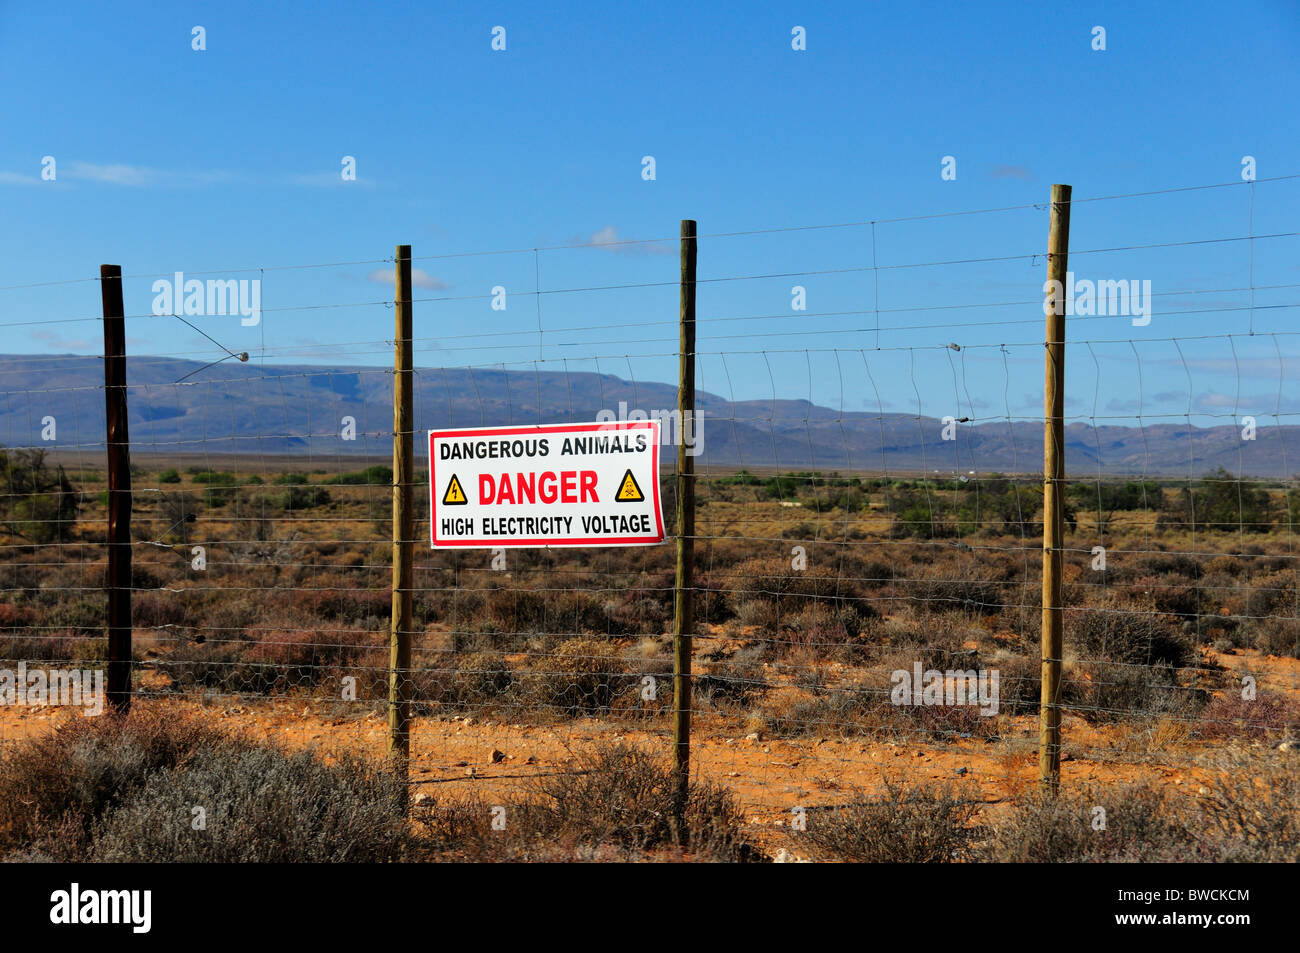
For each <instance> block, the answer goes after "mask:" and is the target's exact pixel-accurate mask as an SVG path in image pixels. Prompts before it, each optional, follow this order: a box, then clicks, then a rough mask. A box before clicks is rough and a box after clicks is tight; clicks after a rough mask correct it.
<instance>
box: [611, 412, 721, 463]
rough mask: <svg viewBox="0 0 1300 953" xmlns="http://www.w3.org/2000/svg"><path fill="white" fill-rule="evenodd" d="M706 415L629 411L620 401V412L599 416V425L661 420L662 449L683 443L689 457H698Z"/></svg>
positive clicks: (701, 446) (660, 439)
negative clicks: (616, 422)
mask: <svg viewBox="0 0 1300 953" xmlns="http://www.w3.org/2000/svg"><path fill="white" fill-rule="evenodd" d="M703 416H704V415H703V414H701V413H700V412H699V411H698V410H696V411H690V410H688V411H686V413H685V414H683V413H682V412H681V411H680V410H650V411H645V410H639V409H637V408H633V409H631V410H629V409H628V406H627V401H625V400H620V401H619V402H618V410H617V411H613V410H608V409H605V410H601V411H599V412H598V413H597V414H596V422H597V423H602V424H606V423H613V422H615V421H618V422H619V423H625V422H627V421H629V420H657V421H659V446H661V447H676V446H678V445H681V444H685V446H686V455H687V456H688V457H698V456H699V455H700V454H701V453H703V452H704V420H703Z"/></svg>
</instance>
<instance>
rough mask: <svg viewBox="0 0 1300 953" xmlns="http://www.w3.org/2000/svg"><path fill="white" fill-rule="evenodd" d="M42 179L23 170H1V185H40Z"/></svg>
mask: <svg viewBox="0 0 1300 953" xmlns="http://www.w3.org/2000/svg"><path fill="white" fill-rule="evenodd" d="M40 184H41V180H40V179H39V178H37V177H36V176H34V175H23V174H22V173H21V172H0V185H40Z"/></svg>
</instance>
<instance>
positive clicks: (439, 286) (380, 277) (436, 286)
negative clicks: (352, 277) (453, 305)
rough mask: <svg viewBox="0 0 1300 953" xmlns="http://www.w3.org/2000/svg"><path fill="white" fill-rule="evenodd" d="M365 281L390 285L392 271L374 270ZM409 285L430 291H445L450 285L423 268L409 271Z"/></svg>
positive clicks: (385, 269)
mask: <svg viewBox="0 0 1300 953" xmlns="http://www.w3.org/2000/svg"><path fill="white" fill-rule="evenodd" d="M366 280H367V281H373V282H375V283H376V284H381V285H391V284H392V283H393V269H391V268H376V269H375V270H374V271H372V272H371V273H370V274H368V275H366ZM411 284H412V285H414V286H415V287H417V288H427V289H429V290H430V291H446V290H447V289H448V288H450V287H451V285H449V284H447V283H446V282H445V281H441V280H439V279H438V278H435V277H433V275H431V274H429V273H428V272H427V271H425V270H424V269H423V268H412V269H411Z"/></svg>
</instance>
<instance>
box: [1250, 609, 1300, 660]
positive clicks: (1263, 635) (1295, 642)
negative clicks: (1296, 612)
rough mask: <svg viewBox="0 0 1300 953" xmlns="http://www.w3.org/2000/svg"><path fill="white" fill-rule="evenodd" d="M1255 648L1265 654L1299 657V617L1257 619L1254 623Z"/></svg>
mask: <svg viewBox="0 0 1300 953" xmlns="http://www.w3.org/2000/svg"><path fill="white" fill-rule="evenodd" d="M1255 648H1257V649H1259V650H1260V651H1261V652H1263V653H1264V654H1265V655H1277V656H1281V657H1283V658H1300V619H1291V618H1269V619H1261V620H1259V621H1258V622H1256V623H1255Z"/></svg>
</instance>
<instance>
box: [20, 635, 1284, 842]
mask: <svg viewBox="0 0 1300 953" xmlns="http://www.w3.org/2000/svg"><path fill="white" fill-rule="evenodd" d="M1215 661H1217V662H1218V663H1219V664H1221V665H1222V666H1224V667H1225V668H1227V669H1229V670H1236V671H1241V672H1243V673H1244V672H1246V671H1249V672H1250V673H1252V674H1254V675H1255V676H1256V677H1257V678H1259V680H1260V683H1261V685H1263V684H1267V685H1268V686H1269V688H1270V690H1272V691H1281V692H1285V693H1288V694H1290V695H1291V696H1292V697H1300V660H1295V659H1287V658H1277V657H1271V656H1269V657H1262V656H1260V655H1259V654H1258V653H1255V652H1251V651H1242V652H1238V653H1235V654H1233V655H1216V657H1215ZM164 703H165V704H170V705H178V706H180V707H182V708H185V709H188V710H191V711H192V712H195V713H200V714H201V715H202V716H203V717H204V718H207V719H211V720H213V721H215V722H217V723H219V724H220V725H221V726H222V727H224V728H227V729H229V730H231V731H238V732H244V733H247V734H248V735H249V736H251V737H252V738H254V739H264V740H266V741H269V742H275V743H278V744H281V745H283V746H285V747H287V748H289V749H291V750H304V749H306V750H312V751H314V752H315V753H317V754H318V755H320V756H322V757H325V758H329V757H331V756H337V755H339V754H342V753H344V752H355V753H363V754H365V755H366V756H369V757H375V758H380V757H383V755H384V753H385V749H386V738H387V726H386V721H385V718H384V716H383V715H382V714H381V713H380V711H379V710H376V709H375V708H368V709H361V710H358V708H356V707H355V706H347V707H345V706H343V705H342V704H338V703H333V702H323V701H320V700H317V699H308V698H302V699H292V698H286V699H260V698H251V697H245V698H241V697H227V698H220V699H217V700H215V701H212V700H210V701H208V702H206V703H205V702H202V701H195V700H185V699H182V700H179V701H173V700H170V699H168V700H167V701H166V702H162V701H161V700H159V699H157V698H150V697H145V698H143V699H142V700H141V701H140V702H139V704H145V705H153V704H164ZM66 717H79V716H78V715H75V714H73V713H69V712H67V711H65V710H60V709H55V708H32V707H4V708H0V742H4V743H12V742H15V741H17V740H20V739H22V738H25V737H30V736H33V735H35V734H39V733H42V732H44V731H47V730H49V729H50V728H51V727H53V725H54V724H56V723H57V721H58V720H59V719H61V718H66ZM1002 724H1004V725H1005V729H1004V731H1003V733H1002V734H1001V735H999V736H997V737H996V738H993V739H980V738H971V739H960V740H955V741H953V742H951V743H946V744H934V743H910V742H908V743H900V742H893V741H884V740H879V739H875V738H871V737H850V738H840V737H830V736H823V737H806V738H799V739H768V738H763V737H761V736H760V737H757V738H755V737H754V736H753V735H752V734H751V735H744V734H741V733H740V729H738V728H736V727H735V726H734V722H733V723H732V724H731V725H728V724H726V723H724V722H723V720H722V719H721V718H719V717H717V716H707V715H706V716H701V717H699V718H697V719H696V720H695V723H694V726H693V727H694V732H693V735H694V737H693V746H692V765H693V769H694V774H695V776H696V777H698V778H700V779H704V780H709V781H713V782H716V783H719V784H722V785H725V786H727V787H729V788H730V789H731V790H732V791H733V792H734V793H735V795H736V798H737V800H738V801H739V803H740V805H741V806H742V808H743V810H744V812H745V815H746V817H747V818H748V820H749V823H750V824H752V825H755V826H758V827H760V828H768V829H771V830H772V833H776V831H775V828H778V827H781V826H784V825H786V824H788V823H789V821H790V818H791V817H792V814H791V809H792V808H794V807H796V806H800V807H805V808H811V809H815V808H817V807H819V806H831V805H835V804H840V803H843V802H845V801H846V800H848V799H849V798H851V797H852V796H853V794H854V793H857V792H863V793H873V792H877V791H879V790H880V789H881V787H882V785H883V784H884V782H885V781H887V780H888V781H910V782H914V781H924V780H933V781H939V782H945V783H948V784H950V785H952V786H953V787H954V788H955V789H956V790H957V791H958V792H959V793H966V794H967V795H968V796H969V798H970V799H971V800H973V801H977V802H979V803H981V804H983V805H985V808H984V810H985V811H986V812H988V813H989V815H990V816H993V815H996V813H997V812H998V811H999V809H1000V806H1004V805H1007V804H1009V803H1011V802H1013V801H1014V800H1015V799H1016V798H1018V797H1021V796H1023V795H1025V794H1027V793H1030V792H1032V791H1033V789H1034V787H1035V783H1036V777H1037V742H1038V721H1037V718H1036V717H1035V716H1016V717H1004V720H1003V722H1002ZM1180 734H1183V733H1180V732H1178V731H1174V730H1170V729H1169V727H1168V726H1164V725H1162V724H1161V723H1153V724H1151V725H1147V726H1145V727H1142V728H1136V727H1135V726H1132V725H1105V726H1095V725H1089V724H1088V723H1087V722H1085V721H1084V720H1083V719H1081V718H1077V717H1074V716H1070V715H1067V716H1066V717H1065V721H1064V726H1063V736H1064V745H1063V747H1064V755H1063V763H1062V769H1061V770H1062V784H1063V786H1065V787H1069V786H1072V785H1081V784H1085V783H1100V784H1113V783H1117V782H1127V781H1132V780H1135V779H1138V778H1148V779H1153V780H1157V781H1159V782H1162V783H1164V784H1167V785H1172V786H1174V787H1175V788H1178V789H1181V790H1184V791H1186V792H1187V793H1188V795H1189V796H1192V797H1195V796H1196V795H1197V793H1198V791H1199V789H1200V787H1201V784H1202V783H1203V781H1204V780H1205V777H1206V773H1207V771H1209V770H1212V769H1210V768H1207V767H1205V766H1204V765H1203V764H1200V763H1198V762H1199V761H1200V756H1202V755H1205V754H1210V753H1212V752H1213V750H1214V746H1213V745H1212V744H1209V743H1203V742H1196V741H1189V740H1187V739H1186V738H1185V737H1180ZM1164 739H1168V740H1164ZM619 740H626V741H629V742H633V743H638V744H643V745H646V746H648V747H651V748H653V749H658V750H662V751H663V753H664V756H665V757H667V756H668V755H669V752H670V750H671V749H670V737H669V735H668V732H667V728H666V726H661V725H659V724H656V725H655V726H654V727H653V728H651V729H638V728H635V727H630V726H629V724H628V722H627V721H615V720H606V719H602V718H593V717H586V718H578V719H575V720H571V721H563V722H559V723H556V724H552V725H526V724H521V723H511V722H508V721H502V720H499V719H494V718H476V717H472V716H464V715H450V714H449V715H446V716H437V715H432V716H423V717H417V718H416V719H415V721H414V726H413V731H412V739H411V751H412V764H411V779H412V791H413V793H414V794H415V795H416V796H417V797H418V795H420V794H429V795H431V796H432V797H433V798H434V800H435V801H440V800H444V799H459V798H461V797H466V796H473V797H476V798H479V799H481V800H482V801H484V802H486V803H489V804H491V803H492V799H493V798H494V797H502V798H506V797H508V796H510V795H512V794H524V793H526V792H527V790H528V785H529V780H530V779H532V778H536V777H537V776H539V775H544V774H548V773H552V772H557V771H563V770H565V764H566V762H567V761H568V760H569V759H570V758H571V757H572V755H573V754H574V753H576V752H578V751H580V750H582V749H583V748H584V747H585V746H588V745H591V744H595V743H602V742H611V741H619ZM420 800H423V799H420Z"/></svg>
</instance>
